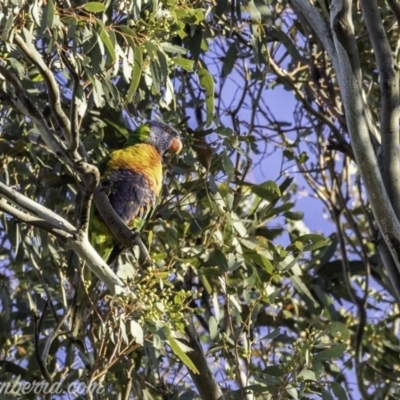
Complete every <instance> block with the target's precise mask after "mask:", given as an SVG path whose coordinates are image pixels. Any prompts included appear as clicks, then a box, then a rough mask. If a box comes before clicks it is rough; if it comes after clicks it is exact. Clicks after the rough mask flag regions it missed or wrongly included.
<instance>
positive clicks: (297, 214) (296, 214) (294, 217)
mask: <svg viewBox="0 0 400 400" xmlns="http://www.w3.org/2000/svg"><path fill="white" fill-rule="evenodd" d="M283 216H284V217H285V218H287V219H290V220H291V221H301V220H302V219H303V218H304V213H303V211H286V212H285V213H283Z"/></svg>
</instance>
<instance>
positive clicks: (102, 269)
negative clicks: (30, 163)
mask: <svg viewBox="0 0 400 400" xmlns="http://www.w3.org/2000/svg"><path fill="white" fill-rule="evenodd" d="M0 195H2V197H4V198H5V199H6V200H7V201H10V202H12V203H13V204H15V205H16V206H18V207H21V208H22V209H24V210H26V211H27V212H28V214H25V213H24V212H22V211H20V210H19V209H18V208H16V207H13V206H10V205H8V204H7V203H6V202H5V201H1V202H0V209H2V210H3V211H5V212H7V213H8V214H10V215H12V216H13V217H15V218H17V219H20V218H21V220H23V221H24V222H26V223H32V225H36V226H39V227H40V228H43V229H45V230H46V231H47V232H50V233H53V232H55V234H56V235H57V236H58V237H62V238H63V239H65V240H66V245H67V247H68V248H70V249H72V250H73V251H74V252H75V253H76V254H78V256H80V257H81V258H82V260H83V261H86V263H87V265H88V266H89V268H90V269H91V270H92V272H93V273H94V274H95V275H96V276H97V277H98V278H99V279H100V280H101V281H102V282H104V283H105V284H106V286H107V287H108V289H109V290H110V291H111V293H113V294H129V293H130V292H129V291H128V289H127V287H126V286H125V284H124V283H123V282H122V281H121V279H120V278H118V276H117V275H116V274H115V273H114V271H113V270H112V269H111V268H110V267H109V266H108V265H107V264H106V262H105V261H104V260H103V259H102V258H101V257H100V255H99V254H98V253H97V252H96V250H95V249H94V248H93V247H92V245H91V244H90V242H89V240H88V238H87V235H84V234H83V233H82V232H81V231H79V230H76V229H75V227H73V226H72V225H71V224H70V223H69V222H68V221H66V220H65V219H63V218H61V217H60V216H59V215H57V214H56V213H53V212H52V211H50V210H48V209H47V208H45V207H43V206H41V205H40V204H38V203H36V202H34V201H32V200H30V199H29V198H28V197H26V196H24V195H22V194H21V193H18V192H16V191H15V190H13V189H10V188H9V187H7V186H6V185H4V184H3V183H2V182H0ZM35 218H36V219H35ZM37 218H39V221H38V222H37ZM121 222H122V221H121ZM126 228H127V229H128V230H129V228H128V227H126ZM56 229H58V230H56ZM131 233H132V232H131Z"/></svg>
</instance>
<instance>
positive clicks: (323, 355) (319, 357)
mask: <svg viewBox="0 0 400 400" xmlns="http://www.w3.org/2000/svg"><path fill="white" fill-rule="evenodd" d="M346 349H347V344H345V343H334V344H332V347H330V348H329V349H326V350H322V351H320V352H319V353H317V354H315V355H314V360H316V361H328V360H331V359H333V358H337V357H340V356H341V355H342V354H343V353H344V352H345V351H346Z"/></svg>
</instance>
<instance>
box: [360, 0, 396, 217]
mask: <svg viewBox="0 0 400 400" xmlns="http://www.w3.org/2000/svg"><path fill="white" fill-rule="evenodd" d="M360 5H361V11H362V14H363V17H364V21H365V25H366V27H367V30H368V33H369V37H370V40H371V43H372V47H373V49H374V54H375V60H376V63H377V65H378V70H379V77H380V88H381V116H380V125H381V138H382V152H381V159H380V166H381V171H382V178H383V181H384V183H385V186H386V190H387V193H388V196H389V199H390V201H391V202H392V205H393V209H394V211H395V213H396V215H397V217H398V218H399V217H400V168H399V151H398V145H399V81H398V76H397V72H396V70H395V63H394V60H393V57H392V50H391V48H390V44H389V41H388V38H387V36H386V32H385V29H384V27H383V24H382V21H381V15H380V13H379V10H378V5H377V4H376V0H360Z"/></svg>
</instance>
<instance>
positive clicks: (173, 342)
mask: <svg viewBox="0 0 400 400" xmlns="http://www.w3.org/2000/svg"><path fill="white" fill-rule="evenodd" d="M167 340H168V344H169V345H170V347H171V350H172V351H173V352H174V354H175V355H176V356H177V357H178V358H179V359H180V360H181V361H182V362H183V363H184V364H185V365H186V367H188V368H189V369H190V370H191V371H192V372H193V373H194V374H199V373H200V372H199V370H198V369H197V368H196V366H195V365H194V364H193V362H192V360H191V359H190V358H189V357H188V356H187V355H186V354H185V353H184V352H183V350H182V349H181V346H180V343H179V341H177V340H175V339H174V338H173V337H172V336H171V335H170V336H168V339H167ZM185 347H186V346H185Z"/></svg>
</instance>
